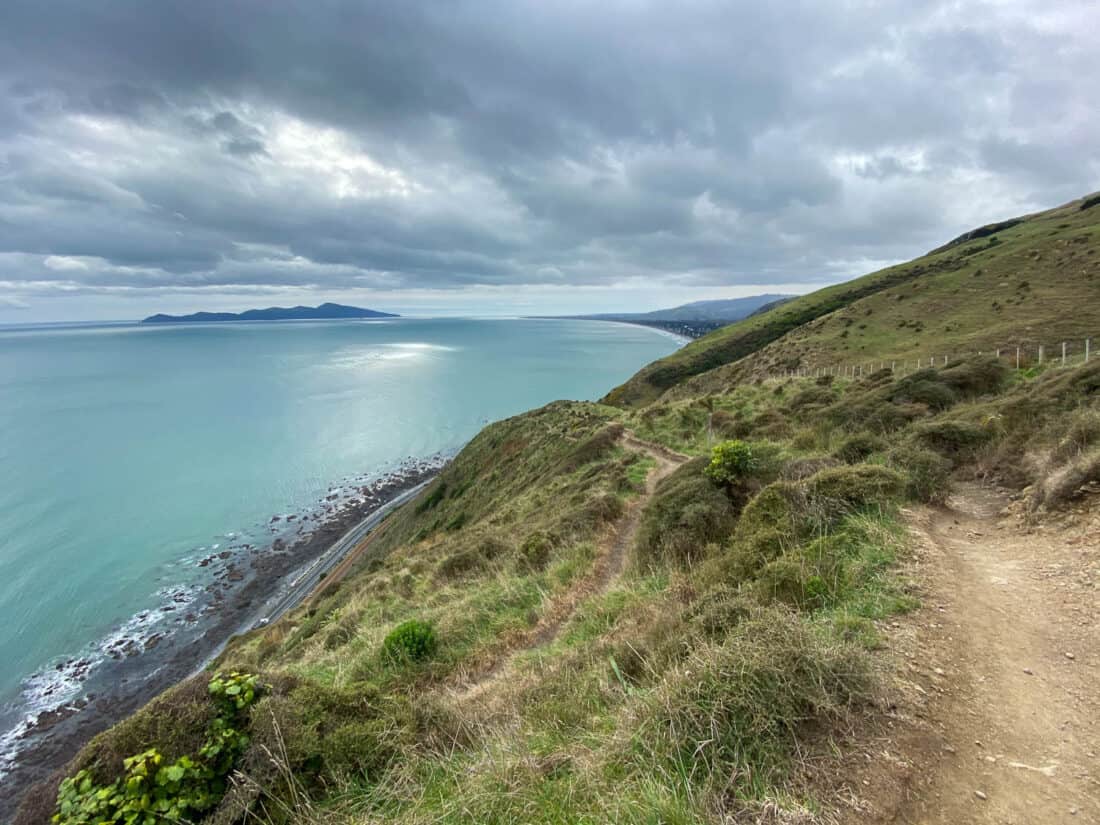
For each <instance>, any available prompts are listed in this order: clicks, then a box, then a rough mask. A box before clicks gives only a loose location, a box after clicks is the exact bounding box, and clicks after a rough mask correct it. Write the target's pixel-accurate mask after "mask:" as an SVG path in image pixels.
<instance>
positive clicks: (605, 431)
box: [559, 421, 623, 473]
mask: <svg viewBox="0 0 1100 825" xmlns="http://www.w3.org/2000/svg"><path fill="white" fill-rule="evenodd" d="M622 435H623V425H622V424H620V423H619V422H617V421H616V422H614V423H611V424H608V425H607V426H606V427H603V428H602V429H600V430H599V431H598V432H596V433H595V434H594V435H591V436H589V437H588V438H586V439H585V440H584V441H582V442H581V443H580V444H579V445H578V446H577V447H576V449H574V450H573V451H572V452H571V453H569V455H567V456H566V457H565V458H564V459H563V460H562V462H561V464H560V465H559V472H562V473H572V472H575V471H576V470H577V469H579V468H580V467H583V466H584V465H586V464H591V463H592V462H593V461H598V460H599V459H601V458H603V457H605V456H606V455H607V454H608V453H610V452H611V451H612V450H613V449H614V448H615V445H616V444H617V443H618V442H619V439H620V438H622Z"/></svg>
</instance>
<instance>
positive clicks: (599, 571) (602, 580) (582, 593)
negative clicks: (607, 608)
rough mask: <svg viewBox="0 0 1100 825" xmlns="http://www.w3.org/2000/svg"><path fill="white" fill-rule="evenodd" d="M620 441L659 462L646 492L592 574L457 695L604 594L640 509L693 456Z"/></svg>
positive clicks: (550, 636)
mask: <svg viewBox="0 0 1100 825" xmlns="http://www.w3.org/2000/svg"><path fill="white" fill-rule="evenodd" d="M622 445H623V446H624V447H626V448H627V449H628V450H633V451H635V452H640V453H643V454H645V455H646V456H648V457H650V458H652V459H653V460H654V461H655V462H656V466H655V467H654V468H653V469H651V470H650V471H649V473H648V475H647V476H646V480H645V488H644V489H643V491H642V493H641V494H640V495H638V496H637V497H635V498H634V499H632V500H631V501H630V503H629V504H628V505H627V509H626V512H625V513H624V514H623V515H622V516H621V517H620V518H619V519H618V521H617V522H616V523H615V524H614V525H613V526H612V527H611V529H610V530H609V531H608V532H607V534H606V535H605V536H604V537H603V538H602V539H601V541H600V547H599V554H598V555H597V557H596V560H595V562H594V563H593V565H592V569H591V570H590V571H589V573H588V575H586V576H583V577H581V578H580V579H579V580H578V581H577V582H575V583H574V584H573V585H572V586H571V587H570V588H569V589H568V590H567V591H566V592H565V593H563V594H561V595H560V596H558V597H556V598H555V599H554V601H553V602H552V603H551V604H550V605H549V606H548V607H547V609H546V610H545V611H544V612H543V614H542V616H541V617H540V618H539V620H538V622H537V623H536V624H535V625H534V626H533V627H532V628H531V629H530V630H529V631H528V632H527V633H526V634H524V636H523V638H522V639H520V640H518V642H516V643H514V644H512V645H511V647H510V648H509V650H508V651H507V652H506V653H505V654H503V655H501V656H499V657H497V658H496V659H495V660H494V661H493V662H492V663H490V664H489V665H488V666H487V667H485V668H483V669H482V670H480V671H479V672H476V673H474V674H470V675H467V677H466V678H465V679H464V680H463V683H462V684H461V685H460V686H459V687H458V689H457V690H456V692H455V698H457V699H459V700H466V699H470V698H473V697H474V696H477V695H479V694H481V693H483V692H484V691H485V689H486V688H487V687H489V686H490V685H491V684H493V683H495V682H496V681H497V680H499V679H500V678H501V677H502V676H503V675H504V674H506V673H507V672H508V669H509V667H511V665H512V663H513V662H514V661H515V659H516V657H517V656H519V655H521V654H523V653H525V652H527V651H529V650H533V649H534V648H538V647H543V646H545V645H548V644H550V643H551V642H553V641H554V640H555V639H556V638H557V637H558V634H560V633H561V630H562V628H563V627H564V626H565V624H566V623H567V622H568V621H569V619H570V618H571V617H572V616H573V614H574V613H576V611H577V608H578V607H579V606H580V605H581V604H582V603H583V602H585V601H587V600H588V599H590V598H592V597H593V596H598V595H600V594H601V593H605V592H606V591H607V590H608V589H610V587H611V586H612V585H613V584H614V583H615V582H616V581H617V580H618V579H619V577H620V576H621V575H622V573H623V571H624V570H625V569H626V565H627V561H628V560H629V557H630V552H631V550H632V549H633V547H634V542H635V540H636V539H637V536H638V529H639V527H640V526H641V523H642V513H643V512H644V511H645V508H646V505H647V504H648V503H649V500H650V499H651V498H653V494H654V492H655V491H656V489H657V485H658V484H659V483H660V482H661V480H662V479H664V478H667V477H668V476H669V475H671V474H672V473H673V472H674V471H675V470H676V468H677V467H679V466H680V465H681V464H683V463H684V462H686V461H688V459H689V457H688V456H686V455H682V454H680V453H677V452H674V451H672V450H669V449H668V448H667V447H663V446H661V445H660V444H652V443H650V442H648V441H643V440H641V439H640V438H637V437H636V436H634V435H633V434H632V433H629V432H628V433H625V434H624V435H623V438H622Z"/></svg>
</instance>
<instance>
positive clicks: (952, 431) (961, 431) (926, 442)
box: [912, 419, 994, 465]
mask: <svg viewBox="0 0 1100 825" xmlns="http://www.w3.org/2000/svg"><path fill="white" fill-rule="evenodd" d="M912 437H913V440H914V441H915V442H916V443H917V444H919V445H920V446H922V447H927V448H928V449H930V450H934V451H935V452H937V453H939V454H940V455H942V456H943V457H944V458H947V459H948V460H950V461H951V463H952V464H953V465H958V464H960V463H962V462H963V461H965V460H966V459H967V458H971V457H972V456H973V455H974V453H975V451H976V450H977V449H978V448H979V447H982V446H984V445H986V444H988V443H989V442H990V441H992V440H993V437H994V432H993V430H992V429H991V428H989V427H983V426H981V425H979V424H974V423H972V422H970V421H961V420H953V419H941V420H936V421H927V422H922V423H920V424H917V425H914V427H913V436H912Z"/></svg>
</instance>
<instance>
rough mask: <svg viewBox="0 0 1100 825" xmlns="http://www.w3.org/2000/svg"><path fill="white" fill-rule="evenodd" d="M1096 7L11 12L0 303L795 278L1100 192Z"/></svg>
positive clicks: (147, 302)
mask: <svg viewBox="0 0 1100 825" xmlns="http://www.w3.org/2000/svg"><path fill="white" fill-rule="evenodd" d="M1098 32H1100V6H1098V4H1097V3H1095V2H1094V0H1088V2H1064V1H1063V0H1058V2H1052V1H1051V0H1043V2H1038V1H1037V2H1027V1H1025V0H1007V2H989V3H979V2H966V0H960V2H950V3H941V2H924V0H899V1H898V2H889V0H888V1H887V2H880V3H871V2H840V1H839V0H837V1H836V2H805V3H783V2H761V0H756V2H753V3H740V2H726V3H705V2H654V3H644V2H616V1H615V0H600V2H586V3H574V2H564V1H563V0H553V2H548V0H537V2H524V1H523V0H502V2H487V1H486V0H479V1H478V2H455V0H440V2H423V3H411V2H409V0H396V2H380V1H379V0H372V1H371V2H354V3H353V2H326V0H303V2H299V3H277V2H272V0H252V1H251V2H228V1H227V0H210V1H208V0H186V2H149V0H133V2H111V0H78V1H77V2H65V1H64V0H49V2H46V0H29V1H27V2H24V0H3V3H2V5H0V322H20V321H37V320H62V319H84V318H87V319H102V318H134V317H140V316H142V315H145V314H148V313H151V312H155V311H160V310H165V311H191V310H197V309H223V308H225V309H245V308H247V307H251V306H267V305H272V304H291V303H315V302H318V301H322V300H340V301H345V302H349V303H356V304H359V305H364V306H373V307H378V308H382V309H391V310H396V311H399V312H422V313H442V312H446V313H512V312H516V313H531V312H568V311H582V310H608V309H652V308H656V307H658V306H662V305H671V304H676V303H682V302H684V301H687V300H696V299H700V298H711V297H734V296H738V295H745V294H752V293H755V292H762V291H769V292H775V291H797V292H804V291H808V290H810V289H813V288H816V287H818V286H821V285H823V284H826V283H832V282H836V281H839V280H844V279H846V278H849V277H852V276H855V275H859V274H862V273H863V272H866V271H870V270H872V269H875V268H878V267H880V266H882V265H884V264H887V263H892V262H895V261H898V260H902V259H906V258H909V257H912V256H914V255H918V254H920V253H922V252H924V251H927V250H928V249H929V248H931V247H933V246H936V245H938V244H939V243H942V242H944V241H946V240H948V239H949V238H951V237H953V236H954V235H956V234H958V233H960V232H962V231H965V230H966V229H969V228H971V227H972V226H974V225H977V224H980V223H984V222H987V221H990V220H994V219H997V218H1002V217H1008V216H1012V215H1015V214H1019V213H1021V212H1026V211H1030V210H1035V209H1040V208H1045V207H1050V206H1054V205H1057V204H1059V203H1062V202H1064V201H1067V200H1070V199H1072V198H1074V197H1077V196H1080V195H1082V194H1084V193H1085V192H1088V191H1091V190H1095V189H1098V188H1100V81H1098V78H1100V48H1098V47H1097V36H1098Z"/></svg>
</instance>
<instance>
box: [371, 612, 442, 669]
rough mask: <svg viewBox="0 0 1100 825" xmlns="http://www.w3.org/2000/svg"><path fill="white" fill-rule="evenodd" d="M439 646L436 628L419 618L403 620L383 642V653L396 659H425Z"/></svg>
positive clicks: (417, 660)
mask: <svg viewBox="0 0 1100 825" xmlns="http://www.w3.org/2000/svg"><path fill="white" fill-rule="evenodd" d="M438 647H439V640H438V639H437V638H436V635H435V628H433V627H432V626H431V625H430V624H428V623H427V622H422V621H419V620H417V619H410V620H409V621H407V622H402V623H401V624H399V625H398V626H397V627H395V628H394V629H393V630H391V631H390V633H389V635H388V636H386V638H385V640H384V641H383V642H382V651H383V653H385V655H386V656H387V658H389V659H392V660H394V661H413V662H419V661H423V660H424V659H428V658H430V657H431V656H432V655H433V654H434V653H435V651H436V649H437V648H438Z"/></svg>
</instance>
